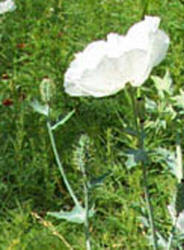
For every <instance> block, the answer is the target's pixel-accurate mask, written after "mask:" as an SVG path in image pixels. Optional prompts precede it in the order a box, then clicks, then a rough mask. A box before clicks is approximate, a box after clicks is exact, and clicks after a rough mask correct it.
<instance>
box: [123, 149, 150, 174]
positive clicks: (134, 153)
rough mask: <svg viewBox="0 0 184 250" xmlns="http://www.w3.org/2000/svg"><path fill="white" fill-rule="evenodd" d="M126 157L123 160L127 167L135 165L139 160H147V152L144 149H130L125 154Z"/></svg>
mask: <svg viewBox="0 0 184 250" xmlns="http://www.w3.org/2000/svg"><path fill="white" fill-rule="evenodd" d="M127 156H128V159H127V161H126V162H125V165H126V167H127V168H128V169H131V168H132V167H135V166H136V165H137V164H138V163H139V162H141V161H146V160H147V153H146V151H144V150H141V149H138V150H134V149H133V150H130V151H129V153H128V154H127Z"/></svg>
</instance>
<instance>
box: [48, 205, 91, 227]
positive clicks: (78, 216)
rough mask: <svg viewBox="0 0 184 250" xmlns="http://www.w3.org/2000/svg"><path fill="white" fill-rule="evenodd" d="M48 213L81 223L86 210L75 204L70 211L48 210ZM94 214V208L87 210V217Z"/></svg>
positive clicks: (58, 217)
mask: <svg viewBox="0 0 184 250" xmlns="http://www.w3.org/2000/svg"><path fill="white" fill-rule="evenodd" d="M47 214H48V215H51V216H53V217H55V218H57V219H64V220H67V221H69V222H73V223H78V224H82V223H84V222H85V216H86V212H85V209H84V208H83V207H81V206H75V207H74V208H73V209H72V210H71V211H70V212H64V211H62V210H61V211H60V212H48V213H47ZM93 215H94V209H90V210H89V217H92V216H93Z"/></svg>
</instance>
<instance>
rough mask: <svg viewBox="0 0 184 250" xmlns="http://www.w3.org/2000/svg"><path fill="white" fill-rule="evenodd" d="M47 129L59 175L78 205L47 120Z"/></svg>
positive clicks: (77, 204) (78, 204)
mask: <svg viewBox="0 0 184 250" xmlns="http://www.w3.org/2000/svg"><path fill="white" fill-rule="evenodd" d="M47 129H48V133H49V137H50V141H51V145H52V149H53V152H54V156H55V159H56V163H57V165H58V168H59V171H60V173H61V176H62V178H63V181H64V183H65V185H66V187H67V189H68V192H69V193H70V195H71V197H72V199H73V201H74V203H75V205H76V206H80V203H79V201H78V199H77V197H76V196H75V194H74V192H73V190H72V188H71V186H70V184H69V182H68V180H67V177H66V175H65V172H64V169H63V166H62V163H61V161H60V158H59V154H58V151H57V148H56V143H55V139H54V135H53V132H52V129H51V124H50V122H49V121H47Z"/></svg>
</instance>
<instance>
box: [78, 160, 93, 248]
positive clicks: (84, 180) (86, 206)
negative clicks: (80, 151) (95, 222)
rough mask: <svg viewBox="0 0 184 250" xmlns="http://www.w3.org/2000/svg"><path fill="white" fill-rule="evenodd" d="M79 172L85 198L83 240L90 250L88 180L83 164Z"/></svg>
mask: <svg viewBox="0 0 184 250" xmlns="http://www.w3.org/2000/svg"><path fill="white" fill-rule="evenodd" d="M80 168H81V172H82V175H83V188H84V197H85V201H84V203H85V222H84V230H85V238H86V250H91V243H90V232H89V190H88V179H87V175H86V171H85V167H84V166H83V164H81V166H80Z"/></svg>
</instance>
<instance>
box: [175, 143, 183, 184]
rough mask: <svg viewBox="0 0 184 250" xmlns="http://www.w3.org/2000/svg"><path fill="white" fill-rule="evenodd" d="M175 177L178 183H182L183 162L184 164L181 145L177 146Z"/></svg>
mask: <svg viewBox="0 0 184 250" xmlns="http://www.w3.org/2000/svg"><path fill="white" fill-rule="evenodd" d="M175 175H176V177H177V179H178V182H181V180H182V178H183V162H182V150H181V146H180V144H177V145H176V168H175Z"/></svg>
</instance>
